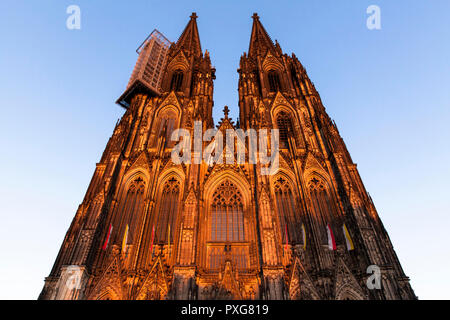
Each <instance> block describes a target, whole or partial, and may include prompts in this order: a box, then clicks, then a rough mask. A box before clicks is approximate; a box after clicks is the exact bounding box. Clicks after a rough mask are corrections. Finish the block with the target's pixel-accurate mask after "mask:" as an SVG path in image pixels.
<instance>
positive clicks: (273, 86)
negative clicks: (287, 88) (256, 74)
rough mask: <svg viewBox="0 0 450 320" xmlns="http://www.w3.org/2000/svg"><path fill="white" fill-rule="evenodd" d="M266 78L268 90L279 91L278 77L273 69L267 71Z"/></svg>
mask: <svg viewBox="0 0 450 320" xmlns="http://www.w3.org/2000/svg"><path fill="white" fill-rule="evenodd" d="M267 78H268V79H269V90H270V92H277V91H281V84H280V77H279V76H278V73H277V72H276V71H275V70H270V71H269V72H268V73H267Z"/></svg>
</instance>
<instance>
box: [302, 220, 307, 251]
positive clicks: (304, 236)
mask: <svg viewBox="0 0 450 320" xmlns="http://www.w3.org/2000/svg"><path fill="white" fill-rule="evenodd" d="M302 235H303V250H305V249H306V231H305V225H304V224H303V223H302Z"/></svg>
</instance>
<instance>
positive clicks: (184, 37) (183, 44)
mask: <svg viewBox="0 0 450 320" xmlns="http://www.w3.org/2000/svg"><path fill="white" fill-rule="evenodd" d="M190 18H191V20H190V21H189V22H188V24H187V26H186V28H184V31H183V33H182V34H181V36H180V38H179V39H178V41H177V47H179V48H183V49H184V50H186V51H187V52H189V53H191V54H194V55H195V56H201V55H202V46H201V45H200V36H199V34H198V28H197V14H196V13H195V12H192V15H191V17H190Z"/></svg>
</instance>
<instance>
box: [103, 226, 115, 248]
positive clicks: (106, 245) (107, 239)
mask: <svg viewBox="0 0 450 320" xmlns="http://www.w3.org/2000/svg"><path fill="white" fill-rule="evenodd" d="M112 228H113V227H112V224H109V229H108V235H107V236H106V240H105V243H104V244H103V247H102V250H106V248H107V247H108V243H109V238H110V237H111V232H112Z"/></svg>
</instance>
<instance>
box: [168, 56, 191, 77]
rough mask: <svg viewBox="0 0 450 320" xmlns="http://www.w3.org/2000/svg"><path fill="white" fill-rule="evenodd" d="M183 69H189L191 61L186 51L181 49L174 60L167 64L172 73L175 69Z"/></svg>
mask: <svg viewBox="0 0 450 320" xmlns="http://www.w3.org/2000/svg"><path fill="white" fill-rule="evenodd" d="M177 69H181V70H183V71H184V72H186V71H187V70H188V69H189V61H188V60H187V59H186V57H185V55H184V53H183V52H182V51H180V52H179V53H178V54H177V55H176V56H175V58H173V59H172V61H170V62H169V64H168V65H167V71H168V72H169V74H171V73H172V72H173V71H174V70H177Z"/></svg>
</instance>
